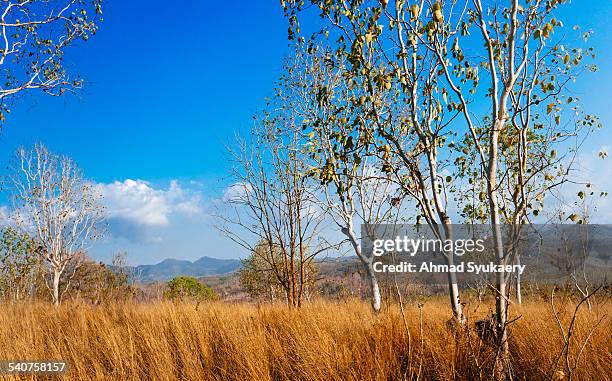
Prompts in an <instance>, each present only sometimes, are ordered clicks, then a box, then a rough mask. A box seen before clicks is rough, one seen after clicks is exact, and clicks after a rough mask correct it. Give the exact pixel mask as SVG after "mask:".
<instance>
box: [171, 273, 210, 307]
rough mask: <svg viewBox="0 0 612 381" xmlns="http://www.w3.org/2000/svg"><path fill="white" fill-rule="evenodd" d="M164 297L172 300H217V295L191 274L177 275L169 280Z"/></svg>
mask: <svg viewBox="0 0 612 381" xmlns="http://www.w3.org/2000/svg"><path fill="white" fill-rule="evenodd" d="M167 286H168V289H167V290H166V292H164V297H166V298H168V299H172V300H195V301H198V302H199V301H205V300H217V299H219V295H217V293H216V292H215V291H214V290H213V289H212V288H210V287H209V286H207V285H206V284H204V283H202V282H200V281H198V280H197V279H196V278H194V277H191V276H178V277H175V278H174V279H172V280H170V281H169V282H168V284H167Z"/></svg>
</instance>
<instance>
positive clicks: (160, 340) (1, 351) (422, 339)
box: [0, 301, 612, 381]
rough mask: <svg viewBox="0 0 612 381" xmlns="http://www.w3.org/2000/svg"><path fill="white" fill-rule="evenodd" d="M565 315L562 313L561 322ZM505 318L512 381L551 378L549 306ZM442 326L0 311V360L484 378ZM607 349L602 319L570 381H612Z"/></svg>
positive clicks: (482, 352)
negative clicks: (507, 320)
mask: <svg viewBox="0 0 612 381" xmlns="http://www.w3.org/2000/svg"><path fill="white" fill-rule="evenodd" d="M571 307H572V306H571V305H570V304H566V305H565V307H564V308H562V309H563V310H564V312H563V313H562V316H563V321H564V323H565V324H567V323H568V321H569V318H570V317H571V314H572V312H573V311H572V308H571ZM467 309H468V310H470V315H471V316H470V321H471V322H470V326H473V322H474V320H475V319H476V318H481V317H483V316H486V315H487V314H488V313H489V311H488V307H487V306H486V305H479V306H478V307H474V306H468V308H467ZM610 311H611V309H610V303H609V302H605V303H603V304H600V305H598V306H596V307H594V310H593V311H592V312H591V313H589V312H588V311H587V310H586V309H585V310H583V311H582V312H581V313H580V314H579V317H578V320H577V325H576V337H575V342H574V343H575V344H572V346H571V352H570V354H571V356H570V359H575V357H576V354H577V353H578V351H579V349H580V348H579V347H580V345H579V344H580V343H581V342H582V341H583V340H584V338H585V337H586V336H587V335H588V333H589V330H590V329H591V328H592V327H593V326H594V325H595V324H596V323H597V322H598V321H599V320H600V319H601V318H602V317H603V316H604V315H606V314H609V313H610ZM513 314H514V315H515V316H518V315H519V314H521V315H523V317H522V318H521V319H519V320H518V321H517V322H516V323H514V324H513V325H512V328H511V340H512V341H511V348H512V363H513V369H514V371H515V374H516V376H517V378H518V379H525V380H539V379H549V378H550V372H549V370H550V369H551V365H552V364H553V362H554V360H555V357H556V355H557V354H558V353H559V351H560V350H561V348H562V339H561V334H560V331H559V327H558V326H557V323H556V321H555V320H554V319H553V317H552V314H551V312H550V305H548V304H546V303H545V302H539V303H535V302H531V303H527V304H525V305H523V306H522V307H513ZM421 317H422V318H421ZM448 317H449V313H448V308H447V306H446V304H445V303H443V302H442V301H429V302H427V303H425V305H424V306H423V307H422V308H419V307H417V306H406V321H407V325H408V331H409V334H408V333H407V332H406V328H405V325H404V320H403V319H402V317H401V314H400V311H399V309H398V308H397V307H393V308H390V309H387V310H385V311H383V312H381V313H379V314H373V313H371V312H370V309H369V306H368V305H367V304H366V303H365V302H361V301H348V302H338V303H332V302H316V303H313V304H308V305H306V306H305V307H303V308H302V309H300V310H288V309H287V308H286V307H284V306H281V305H265V306H259V307H258V306H254V305H247V304H224V303H222V302H218V303H212V304H208V305H200V306H199V308H198V309H197V310H196V308H195V306H194V305H192V304H180V305H175V304H172V303H159V304H148V305H144V304H143V305H135V304H127V305H113V306H98V307H93V306H87V305H75V304H72V305H64V306H61V307H60V308H58V309H55V308H53V307H51V306H49V305H46V304H34V305H4V306H2V311H1V312H0V359H65V360H68V361H69V362H70V364H71V369H70V372H69V373H68V375H67V377H66V378H67V379H71V380H175V379H182V380H326V381H328V380H399V379H421V380H450V379H455V380H477V379H488V378H489V376H490V368H491V360H492V357H493V354H492V349H491V348H488V347H487V346H486V345H484V344H482V342H481V341H480V340H479V339H478V337H477V336H476V335H475V334H474V332H471V331H470V332H468V333H464V332H463V331H462V332H458V333H453V332H451V331H450V330H449V328H448V327H447V325H446V321H447V320H448ZM610 343H612V328H611V325H610V320H609V318H607V317H605V318H604V321H602V323H600V325H599V326H598V328H597V330H596V331H595V333H594V334H593V335H592V336H591V338H590V340H589V341H588V343H587V345H586V346H585V348H584V352H583V353H582V355H581V357H580V361H579V365H578V367H577V368H576V370H575V373H574V379H577V380H590V379H592V380H606V379H610V378H611V373H612V370H611V365H610V364H612V355H611V352H610V351H611V347H612V345H611V344H610ZM563 367H564V361H562V362H561V364H560V367H559V369H560V370H561V369H563ZM547 372H549V375H548V376H547ZM555 377H561V378H563V375H562V373H561V372H557V375H556V376H555Z"/></svg>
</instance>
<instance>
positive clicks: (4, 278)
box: [0, 227, 40, 301]
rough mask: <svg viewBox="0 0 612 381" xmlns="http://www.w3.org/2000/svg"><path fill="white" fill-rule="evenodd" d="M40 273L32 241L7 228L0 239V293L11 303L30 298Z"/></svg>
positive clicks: (23, 234)
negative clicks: (11, 301)
mask: <svg viewBox="0 0 612 381" xmlns="http://www.w3.org/2000/svg"><path fill="white" fill-rule="evenodd" d="M39 273H40V266H39V258H38V256H37V255H36V251H35V246H34V241H33V240H32V238H31V237H30V236H29V235H27V234H25V233H19V232H18V231H17V230H15V229H13V228H11V227H8V228H5V229H4V230H3V231H2V236H1V237H0V293H1V294H2V296H3V297H4V298H5V299H10V300H13V301H17V300H23V299H26V298H28V297H32V296H33V295H34V294H35V292H36V289H35V288H36V278H37V276H38V275H39Z"/></svg>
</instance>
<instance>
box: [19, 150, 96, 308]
mask: <svg viewBox="0 0 612 381" xmlns="http://www.w3.org/2000/svg"><path fill="white" fill-rule="evenodd" d="M10 179H11V183H12V185H13V190H14V200H15V203H16V205H15V210H16V213H15V218H16V219H17V224H18V226H21V227H22V228H23V229H26V230H27V231H28V232H29V234H31V235H32V237H33V239H34V242H35V246H36V248H37V251H38V254H39V255H40V259H41V260H42V261H44V262H45V263H46V264H47V265H48V271H49V276H48V277H47V286H48V287H49V290H50V291H51V295H52V298H53V304H54V305H59V303H60V301H61V297H62V294H63V292H60V281H61V280H62V276H63V275H64V273H65V271H66V269H67V268H72V269H75V268H77V267H78V264H79V263H78V262H79V260H80V258H81V257H82V254H84V252H85V250H86V249H87V246H88V245H89V244H90V243H91V242H93V241H94V240H95V239H97V238H98V237H99V233H100V230H99V225H100V223H101V222H102V220H103V219H104V208H103V206H102V204H101V203H100V199H101V196H100V194H99V193H98V191H97V190H96V187H95V185H94V184H93V183H91V182H89V181H87V180H85V179H84V177H83V173H82V172H81V170H80V169H79V168H78V167H77V165H76V163H75V162H74V161H73V160H72V159H70V158H68V157H65V156H60V155H57V154H54V153H52V152H50V151H49V150H48V149H47V148H46V147H45V146H44V145H42V144H36V145H35V146H34V148H33V149H31V150H27V149H23V148H21V149H19V150H18V151H17V160H16V164H15V168H14V171H13V172H12V174H11V178H10ZM68 282H69V279H68ZM66 288H67V286H66V287H64V291H65V290H66Z"/></svg>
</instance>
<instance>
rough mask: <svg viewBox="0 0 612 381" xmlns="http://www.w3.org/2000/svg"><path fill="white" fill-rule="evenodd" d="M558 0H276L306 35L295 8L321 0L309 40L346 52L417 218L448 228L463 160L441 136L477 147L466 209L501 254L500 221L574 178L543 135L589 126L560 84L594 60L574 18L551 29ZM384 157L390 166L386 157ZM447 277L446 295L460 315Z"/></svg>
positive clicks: (553, 138) (500, 299)
mask: <svg viewBox="0 0 612 381" xmlns="http://www.w3.org/2000/svg"><path fill="white" fill-rule="evenodd" d="M566 3H568V2H567V1H566V0H550V1H519V0H511V1H508V2H507V3H503V2H484V4H483V2H482V1H481V0H472V1H465V2H461V3H460V2H457V1H450V0H448V1H435V2H434V1H419V2H413V3H412V4H410V3H409V2H406V1H403V0H396V1H386V0H385V1H383V0H380V1H368V0H358V1H351V2H349V1H346V0H310V1H302V0H293V1H283V2H282V5H283V7H284V9H285V12H286V14H287V16H288V18H289V21H290V25H291V27H290V38H297V39H298V40H300V41H302V42H305V43H309V41H310V40H306V39H305V38H304V37H303V36H300V35H299V34H300V24H299V21H298V20H299V19H298V16H299V15H300V14H301V13H302V11H305V10H306V9H309V8H313V7H314V8H317V9H318V10H319V12H320V15H321V17H322V18H323V20H325V21H326V22H325V25H324V27H323V30H322V31H321V33H315V34H313V37H312V38H311V40H314V39H319V40H325V41H330V44H331V45H332V46H333V48H334V49H333V51H334V52H335V54H336V55H337V56H338V57H340V58H344V59H346V60H347V61H348V62H349V63H350V65H349V66H348V68H349V70H347V71H346V73H345V80H346V81H347V82H348V83H350V84H351V86H354V87H358V86H361V87H362V88H364V89H366V90H367V91H368V92H369V93H370V95H369V96H366V97H365V98H364V101H365V103H366V104H368V105H370V112H369V114H370V115H372V116H373V117H374V119H375V120H376V121H377V126H376V127H377V128H376V130H375V131H373V134H371V136H372V139H373V141H378V140H380V141H382V144H385V146H383V147H385V148H384V150H383V151H384V152H386V153H389V156H391V157H392V158H394V159H396V163H395V165H397V170H395V171H392V172H395V173H396V175H395V176H396V178H397V179H398V183H399V184H402V188H403V189H404V191H405V192H406V194H407V195H410V196H412V197H413V198H414V200H415V201H416V202H418V203H420V205H419V206H420V211H421V216H422V218H424V219H425V220H426V222H427V223H428V224H429V225H430V226H431V227H432V228H433V229H438V227H439V226H442V227H443V229H442V230H443V232H444V235H445V236H446V237H450V236H451V235H452V231H450V230H449V226H450V216H449V214H448V212H447V208H448V205H449V204H450V203H452V202H453V201H454V200H453V198H452V197H450V196H451V195H452V192H453V191H457V190H458V189H461V188H459V187H453V181H454V180H457V178H458V177H459V178H463V177H462V175H461V174H460V173H458V172H460V171H462V169H461V166H462V165H463V164H462V161H464V160H466V158H465V156H463V155H462V151H460V150H458V149H457V145H456V144H455V143H454V141H453V140H451V139H457V140H458V141H464V140H465V139H464V138H467V139H468V140H469V141H471V147H468V148H465V147H464V149H465V150H466V151H465V152H463V154H464V155H466V156H469V155H470V154H472V153H473V156H474V157H475V160H474V161H472V163H471V164H469V166H468V167H467V168H466V169H467V173H469V176H468V177H476V178H478V179H479V182H481V184H482V186H483V188H484V189H483V190H482V192H480V191H479V200H478V201H479V205H477V206H478V207H476V208H474V209H473V210H468V212H469V213H474V212H478V217H479V218H482V219H483V220H485V221H487V222H488V224H489V225H490V228H491V232H492V237H493V242H494V248H495V253H494V259H495V261H497V262H498V263H499V264H507V263H508V262H509V261H511V260H512V258H513V257H515V255H514V254H515V253H513V252H505V251H504V244H503V242H502V224H504V223H505V224H508V225H510V226H509V228H510V230H511V231H513V233H512V236H518V234H519V233H520V230H521V226H522V225H524V224H526V223H528V222H529V215H530V214H531V213H533V214H538V213H539V211H540V210H541V209H542V208H543V199H544V197H545V195H546V194H547V193H549V192H550V191H551V189H553V188H554V187H556V186H558V185H560V184H563V183H564V182H567V181H573V178H572V177H573V176H574V175H575V174H574V173H572V172H571V171H568V168H567V166H564V167H563V166H562V165H560V163H559V162H558V157H559V156H557V150H556V149H551V150H549V148H550V143H553V144H555V143H560V146H561V147H564V149H565V151H566V152H568V156H573V155H575V152H576V150H577V149H578V148H579V147H580V144H578V145H571V144H566V145H563V142H564V141H567V138H568V136H571V137H576V136H578V133H577V131H576V127H586V128H592V127H597V126H598V121H597V118H595V117H593V116H591V115H588V114H585V113H583V112H581V111H580V110H578V109H577V104H576V98H575V97H573V96H572V95H571V94H570V93H569V92H568V91H567V90H568V88H569V86H570V85H571V84H572V83H573V82H574V81H575V80H576V79H577V78H578V77H579V76H580V75H581V74H582V73H584V72H585V71H593V70H596V67H595V66H594V65H592V64H589V63H588V62H587V61H588V59H589V58H593V57H594V53H593V50H592V48H588V47H583V46H580V45H581V44H582V42H583V41H584V40H585V39H587V38H588V37H589V34H590V33H589V32H584V33H581V32H580V30H579V28H577V27H576V28H575V31H576V32H577V33H578V34H579V36H578V37H580V39H578V40H577V41H573V40H571V38H572V37H571V34H572V33H571V32H570V33H561V32H560V31H563V28H565V26H564V23H563V21H562V20H560V19H559V18H558V14H557V11H558V10H559V8H560V7H562V6H564V5H565V4H566ZM311 6H313V7H311ZM576 44H578V46H572V45H576ZM377 94H378V95H377ZM381 94H387V95H388V96H393V97H395V98H394V99H396V100H397V101H395V102H391V103H390V104H392V105H395V106H390V107H384V106H383V104H381V103H378V102H376V100H377V99H380V97H381V96H382V95H381ZM381 106H383V107H381ZM568 130H569V132H568ZM568 133H569V135H568ZM449 140H450V141H449ZM577 142H579V143H580V142H581V140H580V139H577ZM386 145H388V148H387V146H386ZM452 159H455V160H452ZM551 159H552V160H551ZM386 168H387V169H389V170H393V169H394V163H393V162H391V163H389V164H388V165H386ZM444 170H446V171H447V173H448V174H447V175H446V176H443V175H442V173H443V171H444ZM474 173H476V174H477V175H476V176H473V174H474ZM474 185H476V186H477V187H478V184H474ZM580 196H581V194H578V197H580ZM568 218H569V219H570V220H578V217H577V216H570V217H568ZM507 277H508V274H503V273H499V274H498V276H497V278H496V281H495V282H496V284H495V290H496V314H495V318H496V323H495V325H496V330H497V335H496V337H497V339H498V344H499V347H500V350H499V351H498V353H499V355H498V356H497V357H496V361H495V377H496V378H497V379H506V378H508V377H510V368H509V348H508V340H507V332H506V326H507V320H508V300H509V299H508V292H509V291H508V290H509V287H508V279H507ZM453 283H454V282H453V281H452V280H450V282H449V284H450V285H451V288H450V294H451V305H452V307H453V312H454V315H455V317H457V318H458V319H461V310H460V304H459V300H458V294H457V293H456V292H455V290H453ZM455 288H456V287H455Z"/></svg>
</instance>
